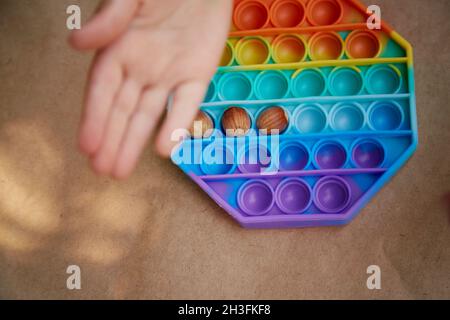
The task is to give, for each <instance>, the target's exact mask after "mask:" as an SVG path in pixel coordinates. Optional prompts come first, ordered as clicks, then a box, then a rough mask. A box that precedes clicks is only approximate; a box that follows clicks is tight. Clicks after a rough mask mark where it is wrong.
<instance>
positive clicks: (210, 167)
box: [200, 144, 236, 175]
mask: <svg viewBox="0 0 450 320" xmlns="http://www.w3.org/2000/svg"><path fill="white" fill-rule="evenodd" d="M200 169H201V170H202V171H203V173H204V174H206V175H220V174H229V173H232V172H234V171H235V169H236V164H235V160H234V153H233V151H232V150H231V149H230V148H227V147H225V146H222V145H218V144H210V145H208V146H207V147H206V148H205V149H204V150H203V153H202V161H201V163H200Z"/></svg>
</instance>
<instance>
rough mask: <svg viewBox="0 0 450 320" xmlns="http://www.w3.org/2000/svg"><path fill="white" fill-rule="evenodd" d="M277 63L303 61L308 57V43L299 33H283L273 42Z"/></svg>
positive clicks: (274, 56)
mask: <svg viewBox="0 0 450 320" xmlns="http://www.w3.org/2000/svg"><path fill="white" fill-rule="evenodd" d="M272 48H273V54H272V55H273V59H274V60H275V62H276V63H295V62H301V61H303V60H304V59H305V58H306V44H305V42H304V41H303V39H302V38H300V37H299V36H297V35H289V34H287V35H281V36H278V37H277V38H276V39H275V40H274V41H273V43H272Z"/></svg>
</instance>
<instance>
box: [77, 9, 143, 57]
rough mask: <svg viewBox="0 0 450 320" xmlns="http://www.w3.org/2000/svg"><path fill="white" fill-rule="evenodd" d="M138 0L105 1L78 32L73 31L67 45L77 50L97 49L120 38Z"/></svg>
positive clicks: (134, 11) (134, 10) (133, 13)
mask: <svg viewBox="0 0 450 320" xmlns="http://www.w3.org/2000/svg"><path fill="white" fill-rule="evenodd" d="M138 5H139V1H138V0H128V1H123V0H106V1H104V2H103V3H102V5H101V7H100V9H99V10H98V12H97V13H95V14H94V16H93V17H92V18H91V19H90V20H89V21H88V22H87V24H86V25H85V26H83V27H82V28H81V29H80V30H74V31H72V33H71V34H70V36H69V43H70V44H71V45H72V46H73V47H74V48H75V49H78V50H89V49H99V48H102V47H104V46H105V45H107V44H109V43H111V42H112V41H114V40H115V39H116V38H117V37H118V36H120V35H121V34H122V33H123V32H124V31H125V29H126V28H127V26H128V24H129V23H130V21H131V19H132V18H133V17H134V15H135V13H136V10H137V8H138Z"/></svg>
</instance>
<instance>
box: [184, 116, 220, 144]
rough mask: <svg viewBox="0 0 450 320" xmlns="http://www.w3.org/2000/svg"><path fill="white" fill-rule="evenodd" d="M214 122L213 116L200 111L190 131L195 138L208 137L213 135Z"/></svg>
mask: <svg viewBox="0 0 450 320" xmlns="http://www.w3.org/2000/svg"><path fill="white" fill-rule="evenodd" d="M213 129H214V122H213V120H212V119H211V117H210V116H209V115H208V114H207V113H206V112H203V111H200V112H199V113H198V114H197V116H196V118H195V120H194V123H193V124H192V126H191V128H190V129H189V132H190V134H191V137H192V138H194V139H201V138H208V137H210V136H211V135H212V133H213Z"/></svg>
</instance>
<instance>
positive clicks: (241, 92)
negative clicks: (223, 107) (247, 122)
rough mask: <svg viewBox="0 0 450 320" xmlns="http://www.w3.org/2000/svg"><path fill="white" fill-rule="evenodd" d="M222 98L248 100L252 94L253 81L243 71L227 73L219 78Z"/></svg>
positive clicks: (220, 96)
mask: <svg viewBox="0 0 450 320" xmlns="http://www.w3.org/2000/svg"><path fill="white" fill-rule="evenodd" d="M218 87H219V90H218V91H219V98H220V99H221V100H246V99H248V98H250V96H251V95H252V82H251V80H250V78H249V77H247V76H246V75H245V74H243V73H238V72H230V73H225V74H224V75H223V76H222V77H221V78H220V80H219V84H218Z"/></svg>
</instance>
